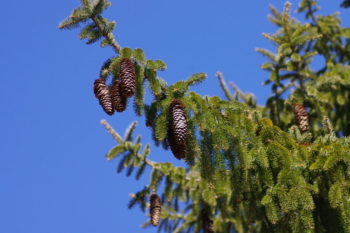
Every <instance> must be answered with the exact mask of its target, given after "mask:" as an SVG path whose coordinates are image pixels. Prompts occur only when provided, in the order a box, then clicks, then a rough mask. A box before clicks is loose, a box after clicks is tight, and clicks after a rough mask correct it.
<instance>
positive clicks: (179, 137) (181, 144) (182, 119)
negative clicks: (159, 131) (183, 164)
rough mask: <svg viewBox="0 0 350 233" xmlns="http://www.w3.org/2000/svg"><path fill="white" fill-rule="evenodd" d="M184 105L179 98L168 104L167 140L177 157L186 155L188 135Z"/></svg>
mask: <svg viewBox="0 0 350 233" xmlns="http://www.w3.org/2000/svg"><path fill="white" fill-rule="evenodd" d="M184 109H185V107H184V105H183V104H182V103H181V101H180V100H178V99H175V100H173V101H172V102H171V104H170V114H171V119H170V127H169V128H168V142H169V145H170V149H171V151H172V152H173V154H174V155H175V157H176V158H177V159H183V158H185V157H186V153H187V146H186V140H187V135H188V129H187V120H186V114H185V110H184Z"/></svg>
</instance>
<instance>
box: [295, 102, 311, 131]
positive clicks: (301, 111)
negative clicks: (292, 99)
mask: <svg viewBox="0 0 350 233" xmlns="http://www.w3.org/2000/svg"><path fill="white" fill-rule="evenodd" d="M293 110H294V116H295V121H296V123H297V124H298V126H299V129H300V131H301V132H305V131H307V129H308V128H309V115H308V113H307V112H306V110H305V107H304V106H303V105H302V104H294V105H293Z"/></svg>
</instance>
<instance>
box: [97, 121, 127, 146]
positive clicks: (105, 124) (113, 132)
mask: <svg viewBox="0 0 350 233" xmlns="http://www.w3.org/2000/svg"><path fill="white" fill-rule="evenodd" d="M101 124H102V125H103V126H104V127H105V128H106V130H107V131H108V133H110V134H111V135H112V136H113V138H114V139H115V140H116V141H117V142H118V143H119V144H123V143H124V140H123V138H122V137H121V136H120V135H119V134H118V133H117V132H116V131H115V130H114V129H113V128H112V126H111V125H110V124H108V122H107V121H106V120H101Z"/></svg>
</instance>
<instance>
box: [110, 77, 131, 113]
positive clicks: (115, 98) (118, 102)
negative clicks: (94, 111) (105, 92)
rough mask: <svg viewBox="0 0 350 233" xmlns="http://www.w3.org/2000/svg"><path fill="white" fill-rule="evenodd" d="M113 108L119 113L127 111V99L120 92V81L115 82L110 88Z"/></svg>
mask: <svg viewBox="0 0 350 233" xmlns="http://www.w3.org/2000/svg"><path fill="white" fill-rule="evenodd" d="M110 92H111V97H112V103H113V107H114V109H115V110H117V112H123V111H124V110H125V109H126V105H127V101H128V99H127V97H124V96H123V95H122V93H121V91H120V81H115V82H114V83H113V84H112V85H111V88H110Z"/></svg>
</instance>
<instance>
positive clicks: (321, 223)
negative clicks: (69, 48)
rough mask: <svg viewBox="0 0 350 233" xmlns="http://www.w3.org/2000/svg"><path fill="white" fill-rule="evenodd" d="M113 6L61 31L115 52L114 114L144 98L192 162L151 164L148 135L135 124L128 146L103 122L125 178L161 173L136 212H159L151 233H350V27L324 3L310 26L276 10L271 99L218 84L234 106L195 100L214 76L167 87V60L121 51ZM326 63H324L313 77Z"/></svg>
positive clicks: (88, 10)
mask: <svg viewBox="0 0 350 233" xmlns="http://www.w3.org/2000/svg"><path fill="white" fill-rule="evenodd" d="M340 4H341V6H343V7H348V6H350V4H349V1H347V0H346V1H343V3H340ZM109 6H110V2H108V1H107V0H81V6H79V7H78V8H76V9H74V10H73V12H72V13H71V15H70V16H69V17H68V18H67V19H66V20H64V21H63V22H62V23H61V24H60V25H59V28H60V29H73V28H76V27H78V26H81V27H82V30H81V32H80V38H81V39H86V40H87V41H86V43H87V44H93V43H96V42H98V41H101V42H100V43H101V46H102V47H107V46H110V47H111V48H112V49H113V50H114V52H115V54H114V55H113V57H112V58H110V59H107V60H106V61H105V62H103V64H102V67H101V70H100V75H99V77H97V78H98V79H97V80H96V82H95V85H94V91H95V94H96V97H97V98H98V100H99V102H100V104H101V105H102V107H103V109H104V110H105V111H106V113H107V114H113V112H114V109H116V110H117V111H118V112H121V111H123V110H124V109H125V108H126V107H130V106H127V102H126V101H127V99H128V98H133V99H134V109H135V113H136V115H138V116H145V120H146V125H147V126H149V127H150V128H151V130H152V133H153V140H154V142H155V143H156V145H159V146H163V147H164V148H165V149H171V151H172V153H173V154H174V156H175V157H176V158H178V159H182V160H183V161H184V162H185V163H184V166H183V167H181V166H175V165H173V164H171V163H168V162H165V163H161V162H155V161H152V160H151V159H150V158H149V155H150V144H146V145H145V146H143V145H142V143H141V136H137V137H136V139H135V140H132V139H133V133H134V130H135V127H136V125H137V124H136V122H134V123H132V124H131V125H130V126H129V128H128V129H127V130H126V132H125V136H124V137H121V136H120V135H119V134H118V133H117V132H115V131H114V129H113V128H112V127H111V126H110V125H109V124H108V123H107V122H106V121H105V120H103V121H102V124H103V125H104V126H105V127H106V129H107V131H108V132H109V133H110V134H111V135H112V136H113V137H114V139H115V140H116V143H117V145H116V146H115V147H113V148H112V149H110V150H109V152H108V153H107V159H108V160H112V159H116V158H120V160H119V161H120V162H119V166H118V170H119V171H121V170H123V169H124V168H126V169H127V174H128V175H131V174H132V173H133V172H135V175H136V179H139V178H140V177H141V176H142V174H143V172H144V171H145V168H147V167H149V168H151V170H152V172H151V181H150V183H149V184H148V185H147V186H145V187H144V189H142V190H140V191H138V192H136V193H135V194H134V195H132V197H131V200H130V203H129V207H130V208H132V207H133V206H135V205H139V206H140V207H141V209H142V210H143V211H145V212H146V213H149V218H148V220H147V221H146V223H145V224H144V226H148V225H151V224H152V225H153V226H157V227H158V230H159V232H161V231H163V232H174V233H180V232H216V233H228V232H238V233H243V232H244V233H245V232H281V233H282V232H283V233H285V232H295V233H304V232H309V233H311V232H329V233H333V232H334V233H338V232H347V233H350V168H349V166H350V138H349V137H348V136H349V134H350V111H349V109H350V65H349V62H350V52H349V51H350V50H349V49H350V28H344V27H342V26H341V25H340V23H341V21H340V18H339V15H337V14H332V15H326V16H324V15H320V14H319V13H318V2H317V1H316V0H302V1H301V2H300V4H299V6H298V7H296V10H297V14H298V15H301V17H305V19H303V21H299V20H298V19H297V18H295V17H292V16H291V14H290V11H291V4H290V3H288V2H287V3H286V4H285V8H284V9H283V10H282V11H279V10H277V9H276V8H274V7H272V6H271V7H270V10H271V15H270V16H269V20H270V21H271V22H272V23H273V24H275V25H276V26H277V27H278V30H277V32H276V33H273V34H267V33H264V34H263V36H264V37H265V38H266V39H268V40H270V41H272V42H273V44H274V45H275V47H276V51H275V52H272V51H269V50H266V49H263V48H258V49H257V52H259V53H261V54H262V55H264V56H265V57H266V58H267V61H266V63H264V64H262V66H261V68H262V69H263V70H265V71H267V72H269V78H268V80H266V81H265V84H266V85H267V84H269V85H270V86H271V88H272V94H271V96H270V97H269V98H268V100H267V102H266V105H265V106H259V105H257V104H256V101H255V97H254V96H253V95H252V94H245V93H243V92H241V91H240V90H239V88H238V87H237V86H236V85H234V84H233V83H230V84H231V86H232V88H233V90H234V92H231V91H230V89H229V87H228V86H227V84H226V82H225V80H224V78H223V75H222V73H217V78H218V81H219V84H220V85H221V87H222V90H223V92H224V94H225V96H226V98H227V99H226V100H224V99H221V98H219V97H217V96H201V95H199V94H197V93H196V92H193V91H191V90H190V87H191V86H193V85H195V84H198V83H200V82H202V81H203V80H204V79H205V78H206V77H207V75H206V74H204V73H197V74H194V75H192V76H191V77H189V78H188V79H186V80H182V81H178V82H176V83H174V84H172V85H168V84H167V83H166V82H165V80H163V79H162V78H160V77H159V76H158V73H159V72H160V71H162V70H164V69H166V64H165V63H164V62H163V61H161V60H150V59H147V57H146V56H145V54H144V52H143V50H142V49H131V48H127V47H124V48H122V47H121V46H120V45H119V44H118V42H117V41H116V40H115V38H114V35H113V29H114V27H115V22H113V21H109V20H108V19H106V18H104V17H103V16H102V13H103V12H104V10H106V9H107V8H108V7H109ZM317 56H318V57H321V58H323V63H322V66H321V68H319V69H314V68H312V61H313V59H314V58H315V57H317ZM107 80H110V83H111V84H110V85H109V86H108V84H106V82H107ZM145 88H149V90H150V92H151V93H152V96H153V100H152V102H150V103H148V102H146V101H145V100H144V95H145V94H144V93H145V90H144V89H145ZM131 96H133V97H131ZM118 114H119V113H118ZM158 195H160V197H159V196H158Z"/></svg>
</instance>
